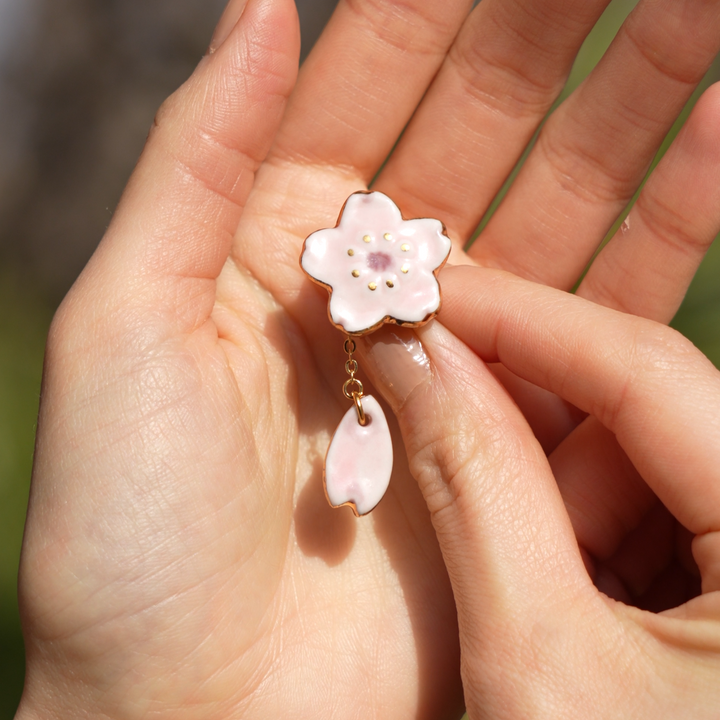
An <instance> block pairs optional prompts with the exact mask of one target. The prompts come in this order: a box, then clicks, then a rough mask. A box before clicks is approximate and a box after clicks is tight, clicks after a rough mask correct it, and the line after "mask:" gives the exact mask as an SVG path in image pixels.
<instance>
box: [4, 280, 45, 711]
mask: <svg viewBox="0 0 720 720" xmlns="http://www.w3.org/2000/svg"><path fill="white" fill-rule="evenodd" d="M34 287H35V286H34V285H33V283H32V282H30V281H29V279H28V278H22V277H21V276H20V274H19V273H18V272H14V273H11V272H10V270H9V269H8V268H5V269H4V270H3V271H2V272H1V273H0V649H1V652H0V688H1V691H0V718H11V717H13V715H14V713H15V708H16V707H17V703H18V700H19V698H20V692H21V689H22V680H23V668H24V659H23V646H22V636H21V634H20V620H19V616H18V607H17V590H16V587H17V571H18V559H19V557H20V543H21V541H22V533H23V525H24V521H25V508H26V505H27V496H28V489H29V486H30V470H31V466H32V455H33V443H34V438H35V422H36V418H37V409H38V400H39V393H40V377H41V374H42V362H43V352H44V347H45V336H46V334H47V328H48V325H49V322H50V318H51V316H52V307H51V306H50V304H49V303H48V302H47V301H44V300H43V298H42V296H41V295H40V294H39V293H38V292H37V291H35V290H34Z"/></svg>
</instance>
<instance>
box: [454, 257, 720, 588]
mask: <svg viewBox="0 0 720 720" xmlns="http://www.w3.org/2000/svg"><path fill="white" fill-rule="evenodd" d="M442 280H443V290H444V308H443V318H444V321H445V322H446V323H447V325H448V327H449V329H450V330H452V331H453V332H455V333H456V334H457V335H458V336H459V337H461V338H462V339H463V340H464V341H465V342H466V343H468V344H469V345H470V346H471V347H472V348H473V349H474V350H475V351H476V352H477V353H478V354H479V355H480V356H481V357H483V358H484V359H485V360H487V361H500V362H502V363H503V364H504V365H505V366H506V367H508V368H509V369H510V370H511V371H512V372H515V373H516V374H518V375H520V377H523V378H525V379H526V380H529V381H530V382H533V383H535V384H537V385H540V386H541V387H544V388H545V389H547V390H551V391H552V392H555V393H557V394H559V395H560V396H561V397H563V398H565V399H566V400H568V401H570V402H572V403H573V404H574V405H577V406H578V407H579V408H581V409H582V410H585V411H586V412H588V413H590V414H592V415H595V416H596V417H597V418H598V420H600V422H601V423H602V424H603V425H605V427H607V428H608V429H609V430H611V431H612V432H614V433H615V435H616V436H617V438H618V441H619V443H620V445H621V446H622V447H623V449H624V450H625V452H626V453H627V454H628V457H629V458H630V460H631V461H632V463H633V465H634V466H635V467H636V468H637V469H638V471H639V472H640V474H641V475H642V477H643V478H644V479H645V481H646V482H647V483H648V485H649V486H650V487H651V488H652V489H653V491H654V492H655V493H656V495H658V497H659V498H660V499H661V500H662V502H663V503H664V504H665V506H666V507H667V508H668V509H669V510H670V511H671V512H672V513H673V515H674V516H675V517H676V518H677V519H678V520H679V521H680V522H681V523H682V524H683V525H684V526H685V527H687V528H688V529H689V530H690V531H691V532H693V533H695V534H697V535H708V536H710V535H712V534H713V532H714V533H715V535H713V537H716V536H717V535H718V532H717V531H718V530H720V467H718V463H717V453H718V448H720V426H718V424H717V423H716V422H713V421H712V419H713V418H715V417H716V416H717V407H718V404H719V403H720V382H719V381H718V374H717V370H716V369H715V368H714V367H713V366H712V364H711V363H710V362H709V361H708V360H707V358H705V357H704V356H703V355H702V354H701V353H700V352H699V351H698V350H697V349H696V348H694V347H693V346H692V345H691V343H689V342H688V341H687V340H685V339H684V338H683V337H682V336H681V335H680V334H679V333H676V332H675V331H673V330H670V329H669V328H666V327H664V326H662V325H658V324H656V323H652V322H650V321H647V320H643V319H640V318H635V317H630V316H627V315H622V314H619V313H616V312H615V311H613V310H609V309H607V308H602V307H600V306H597V305H595V304H594V303H590V302H588V301H586V300H584V299H582V298H578V297H575V296H572V295H567V294H565V293H562V292H559V291H555V290H552V289H550V288H546V287H541V286H537V285H532V284H530V283H527V282H525V281H522V280H520V279H519V278H515V277H512V276H509V275H506V274H504V273H496V272H489V271H486V270H482V269H479V268H470V267H461V268H449V269H448V270H446V271H445V272H444V274H443V277H442ZM703 418H705V420H703ZM713 542H716V541H715V540H714V541H713ZM715 549H717V548H715ZM710 557H711V558H713V557H715V555H714V551H713V553H710ZM696 559H697V560H698V565H699V566H700V569H701V572H703V589H704V590H705V591H707V589H708V588H709V587H714V586H715V584H718V585H720V575H718V574H714V575H713V576H712V577H709V576H707V577H706V575H707V573H709V572H710V570H711V569H712V571H713V573H714V572H715V570H716V568H715V566H712V568H711V566H710V565H709V562H710V561H709V560H708V558H707V557H704V558H701V557H698V556H696ZM703 562H704V563H705V566H704V567H703ZM706 579H707V584H706Z"/></svg>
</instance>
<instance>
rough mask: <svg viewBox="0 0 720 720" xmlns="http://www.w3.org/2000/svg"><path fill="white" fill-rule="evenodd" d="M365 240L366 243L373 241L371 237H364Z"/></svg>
mask: <svg viewBox="0 0 720 720" xmlns="http://www.w3.org/2000/svg"><path fill="white" fill-rule="evenodd" d="M363 240H364V241H365V242H370V241H371V240H372V238H371V237H370V236H369V235H363Z"/></svg>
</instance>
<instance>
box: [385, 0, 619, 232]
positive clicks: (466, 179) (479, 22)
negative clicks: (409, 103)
mask: <svg viewBox="0 0 720 720" xmlns="http://www.w3.org/2000/svg"><path fill="white" fill-rule="evenodd" d="M607 4H608V3H607V0H591V2H587V1H586V2H573V3H570V4H569V5H568V3H567V2H565V1H564V0H550V2H540V1H539V0H515V1H514V2H510V3H508V2H502V1H500V0H490V1H489V2H488V1H487V0H486V2H482V3H480V4H479V5H478V7H477V8H476V9H475V10H474V11H473V13H472V14H471V15H470V18H469V19H468V20H467V22H466V23H465V24H464V25H463V28H462V30H461V32H460V34H459V35H458V37H457V39H456V41H455V43H454V44H453V46H452V48H451V49H450V52H449V53H448V56H447V58H446V60H445V62H444V64H443V66H442V68H441V70H440V72H439V73H438V76H437V78H436V79H435V80H434V81H433V84H432V86H431V87H430V89H429V91H428V93H427V95H426V96H425V98H424V99H423V102H422V103H421V105H420V107H419V108H418V111H417V113H416V114H415V116H414V117H413V119H412V121H411V123H410V125H409V126H408V128H407V130H406V131H405V133H404V134H403V137H402V139H401V140H400V143H399V144H398V147H397V148H396V149H395V151H394V152H393V155H392V157H391V158H390V160H389V162H388V164H387V166H386V167H385V169H384V170H383V173H382V175H381V176H380V178H379V179H378V181H377V185H376V186H377V189H380V190H383V192H387V193H388V194H389V195H390V196H391V197H393V198H395V199H396V200H397V202H398V203H399V204H400V206H401V207H402V208H403V209H404V211H405V212H406V213H408V214H409V215H410V216H419V215H424V214H427V213H428V212H431V213H432V212H437V215H438V217H442V218H443V222H444V223H445V225H446V226H447V227H448V228H449V229H450V230H451V232H452V234H454V235H458V236H459V237H461V238H464V239H465V240H467V238H468V237H470V235H471V234H472V232H473V230H474V229H475V228H476V227H477V224H478V222H479V221H480V218H481V217H482V215H483V213H484V212H485V210H486V209H487V207H488V206H489V205H490V203H491V202H492V199H493V198H494V197H495V195H496V194H497V192H498V190H499V189H500V187H501V186H502V184H503V182H505V179H506V178H507V177H508V175H509V174H510V171H511V170H512V168H513V167H514V165H515V163H516V162H517V160H518V159H519V157H520V155H521V153H522V152H523V150H524V149H525V147H526V146H527V144H528V143H529V142H530V139H531V138H532V136H533V133H534V132H535V130H536V129H537V127H538V125H539V124H540V122H541V120H542V119H543V118H544V117H545V114H546V113H547V111H548V110H549V109H550V107H551V105H552V103H553V102H554V101H555V99H556V98H557V96H558V95H559V94H560V92H561V90H562V88H563V85H564V84H565V80H566V79H567V75H568V73H569V72H570V68H571V67H572V63H573V60H574V58H575V55H576V54H577V52H578V50H579V48H580V45H581V44H582V41H583V39H584V38H585V36H586V35H587V33H588V32H589V31H590V29H591V28H592V26H593V25H594V24H595V22H596V20H597V19H598V17H599V15H600V13H601V12H602V11H603V9H604V7H605V6H606V5H607Z"/></svg>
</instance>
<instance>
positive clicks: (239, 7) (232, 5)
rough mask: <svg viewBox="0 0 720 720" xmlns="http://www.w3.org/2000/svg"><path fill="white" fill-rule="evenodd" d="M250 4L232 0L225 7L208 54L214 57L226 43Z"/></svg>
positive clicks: (242, 0) (246, 0)
mask: <svg viewBox="0 0 720 720" xmlns="http://www.w3.org/2000/svg"><path fill="white" fill-rule="evenodd" d="M247 4H248V0H230V2H229V3H228V4H227V5H226V6H225V10H224V11H223V14H222V15H221V16H220V21H219V22H218V24H217V26H216V28H215V32H214V33H213V36H212V40H211V41H210V45H209V47H208V51H207V54H208V55H212V54H213V53H214V52H215V51H216V50H217V49H218V48H219V47H220V46H221V45H222V44H223V43H224V42H225V40H227V38H228V35H230V33H231V32H232V30H233V28H234V27H235V26H236V25H237V24H238V21H239V20H240V18H241V17H242V14H243V10H245V6H246V5H247Z"/></svg>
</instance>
